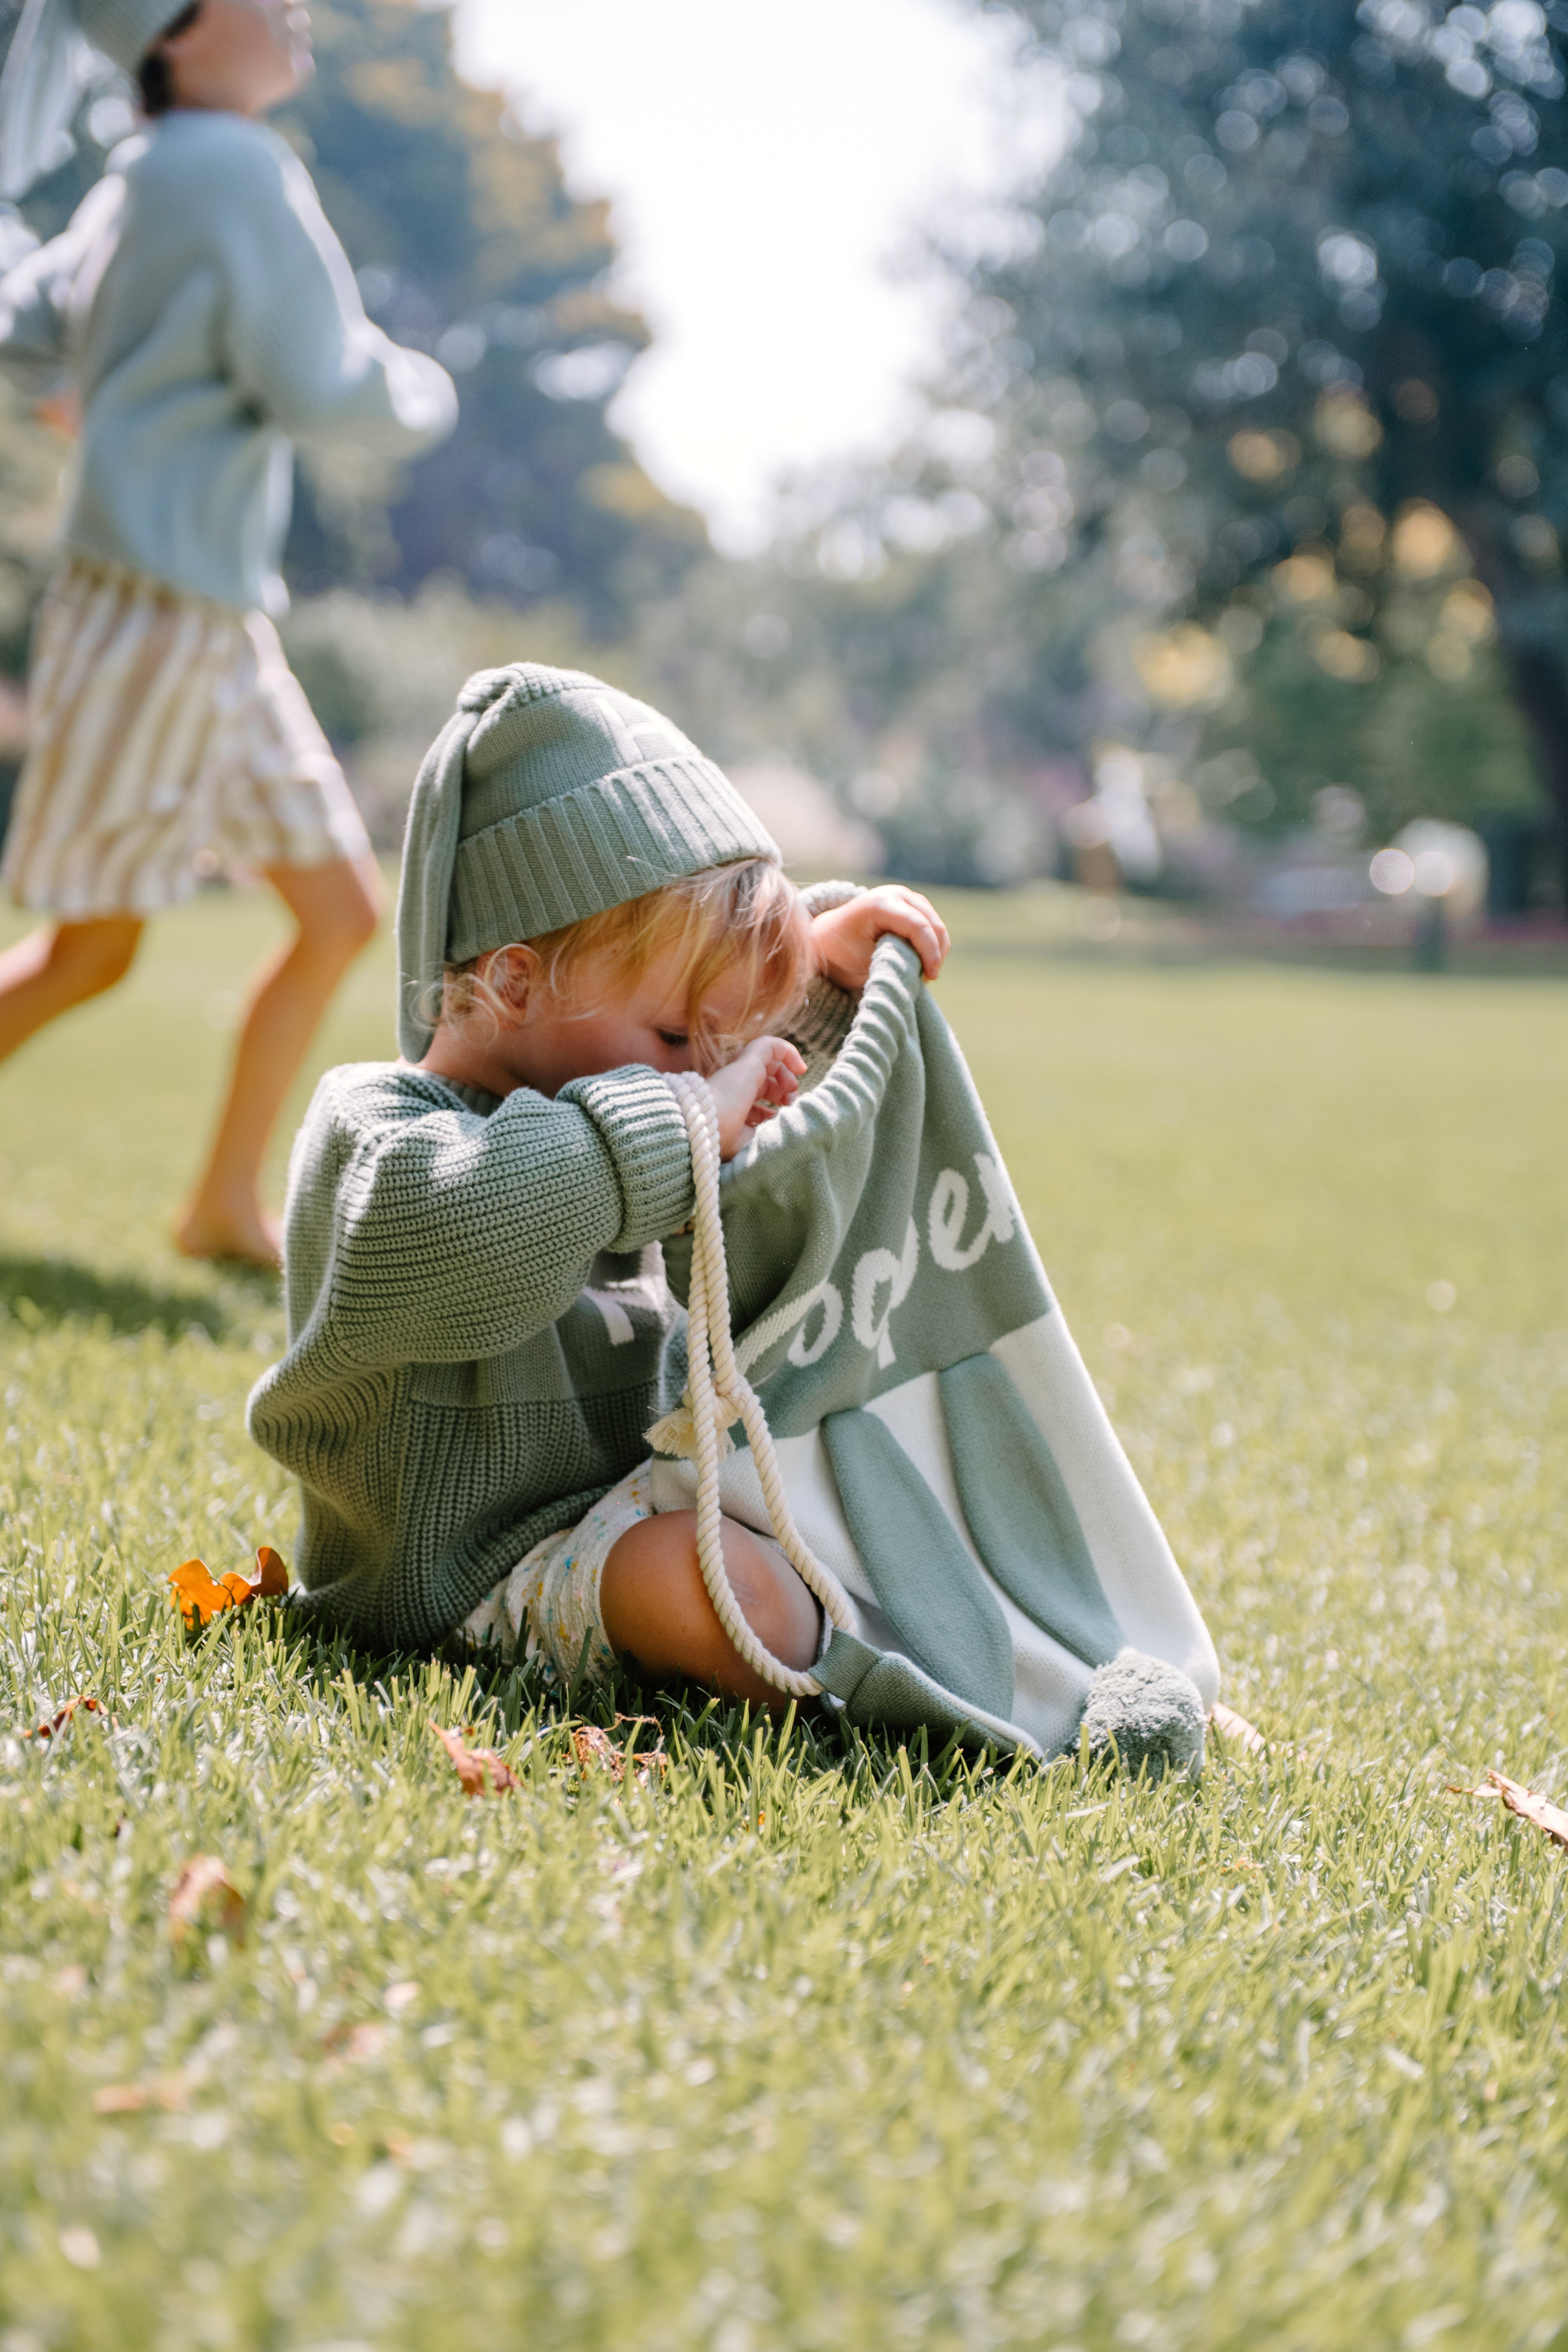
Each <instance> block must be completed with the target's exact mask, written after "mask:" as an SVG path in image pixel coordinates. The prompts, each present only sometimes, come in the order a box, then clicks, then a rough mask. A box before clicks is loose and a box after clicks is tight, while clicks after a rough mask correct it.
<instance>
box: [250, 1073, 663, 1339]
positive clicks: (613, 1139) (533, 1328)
mask: <svg viewBox="0 0 1568 2352" xmlns="http://www.w3.org/2000/svg"><path fill="white" fill-rule="evenodd" d="M328 1161H336V1163H337V1169H336V1177H335V1181H332V1176H333V1171H332V1169H331V1166H330V1165H327V1164H325V1163H326V1162H328ZM323 1179H325V1180H326V1182H327V1183H328V1184H330V1185H331V1217H332V1228H333V1229H332V1232H331V1236H330V1239H329V1240H328V1244H327V1259H328V1264H327V1266H326V1269H325V1273H326V1279H325V1281H324V1282H323V1283H322V1284H321V1287H320V1288H319V1289H318V1291H317V1294H316V1299H315V1304H314V1306H313V1307H312V1309H311V1311H310V1320H311V1322H312V1323H313V1324H315V1325H316V1326H317V1327H318V1329H317V1333H316V1334H315V1335H314V1336H317V1337H319V1338H320V1339H321V1341H322V1343H323V1344H324V1345H325V1346H326V1347H327V1349H329V1351H330V1352H331V1354H333V1355H335V1356H338V1357H339V1358H341V1359H342V1360H345V1361H346V1362H349V1363H353V1364H357V1365H360V1366H362V1367H364V1368H367V1369H369V1368H372V1367H375V1366H389V1365H395V1364H399V1363H408V1362H416V1363H427V1364H433V1363H462V1362H468V1361H471V1360H476V1359H482V1358H485V1357H489V1356H496V1355H500V1354H502V1353H504V1352H505V1351H506V1350H507V1349H512V1348H516V1347H519V1346H521V1343H522V1342H523V1341H524V1340H525V1339H529V1338H530V1337H531V1336H532V1335H533V1334H534V1333H535V1332H538V1331H541V1330H542V1329H543V1328H544V1327H545V1326H546V1325H547V1324H550V1323H553V1322H554V1321H555V1320H556V1319H557V1318H558V1317H560V1316H562V1315H563V1314H564V1313H565V1312H566V1309H567V1308H568V1307H570V1306H571V1305H572V1303H573V1301H574V1299H575V1298H576V1297H577V1295H578V1293H579V1292H580V1291H581V1289H582V1288H583V1286H584V1283H585V1282H586V1281H587V1280H588V1277H589V1269H590V1267H591V1265H592V1262H593V1260H594V1258H595V1255H597V1253H598V1252H599V1251H601V1250H616V1251H623V1252H624V1251H632V1250H638V1249H641V1248H642V1247H643V1246H644V1244H647V1243H648V1242H650V1241H657V1240H658V1238H659V1236H660V1235H661V1234H665V1233H667V1232H668V1231H670V1230H671V1229H672V1228H673V1227H675V1226H678V1225H679V1224H680V1223H683V1222H684V1220H685V1219H686V1218H687V1217H688V1216H689V1214H690V1212H691V1160H690V1150H689V1145H688V1142H687V1138H686V1129H685V1125H684V1122H683V1120H682V1118H681V1116H680V1113H679V1110H678V1109H677V1108H676V1105H675V1100H674V1097H672V1095H671V1094H670V1092H669V1089H668V1087H666V1086H665V1084H664V1082H663V1080H662V1079H660V1078H659V1077H658V1076H657V1075H656V1074H655V1073H654V1072H653V1071H652V1070H648V1069H643V1068H638V1067H632V1068H628V1069H622V1070H614V1071H611V1072H609V1073H608V1074H607V1075H605V1076H602V1077H592V1078H578V1079H574V1081H573V1082H572V1084H571V1085H570V1086H567V1087H563V1089H562V1091H561V1093H560V1095H559V1096H558V1097H556V1098H555V1100H554V1101H551V1100H550V1099H549V1098H548V1097H545V1096H543V1095H540V1094H535V1093H534V1092H533V1091H532V1090H531V1088H529V1087H519V1088H518V1089H517V1091H516V1092H515V1093H513V1094H510V1095H509V1096H508V1097H506V1099H505V1101H504V1102H502V1103H501V1104H500V1107H499V1108H498V1109H496V1110H495V1111H493V1112H492V1113H491V1114H490V1115H489V1117H488V1118H485V1117H481V1116H479V1114H477V1113H475V1112H473V1111H470V1110H468V1108H465V1107H464V1106H463V1105H461V1104H460V1103H459V1102H458V1101H456V1100H455V1099H453V1098H452V1097H450V1095H449V1094H448V1093H447V1089H445V1088H443V1087H440V1085H439V1083H438V1082H437V1081H433V1080H428V1079H422V1078H421V1077H419V1076H418V1075H417V1074H415V1073H410V1072H406V1071H398V1070H395V1069H388V1070H386V1071H384V1072H372V1071H368V1070H364V1069H359V1070H353V1069H351V1070H344V1071H337V1072H333V1073H332V1074H331V1076H329V1077H328V1078H326V1079H324V1080H323V1081H322V1087H321V1091H320V1092H319V1093H318V1096H317V1099H316V1102H315V1104H313V1105H312V1108H311V1111H310V1117H309V1118H308V1119H307V1122H306V1129H305V1131H304V1132H303V1133H302V1135H301V1138H300V1152H299V1154H298V1155H297V1158H296V1164H295V1171H294V1181H293V1186H292V1188H291V1190H292V1191H293V1192H294V1193H295V1194H296V1195H297V1196H298V1199H299V1202H300V1207H301V1208H302V1209H303V1208H305V1207H306V1206H307V1204H308V1202H310V1200H311V1199H314V1200H317V1201H321V1199H322V1198H323V1183H322V1180H323ZM300 1238H301V1240H302V1241H303V1240H305V1239H306V1236H304V1235H303V1234H301V1236H300ZM293 1242H294V1224H293V1202H292V1201H291V1203H290V1251H292V1247H293ZM290 1271H291V1272H292V1269H290ZM303 1336H305V1337H306V1339H307V1340H309V1339H310V1336H312V1335H310V1334H306V1335H303Z"/></svg>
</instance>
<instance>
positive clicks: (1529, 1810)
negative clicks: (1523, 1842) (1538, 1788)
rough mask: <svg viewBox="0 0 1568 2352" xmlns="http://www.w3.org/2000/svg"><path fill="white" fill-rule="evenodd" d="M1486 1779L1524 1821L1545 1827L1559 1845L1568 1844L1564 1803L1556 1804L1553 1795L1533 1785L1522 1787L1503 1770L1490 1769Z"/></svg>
mask: <svg viewBox="0 0 1568 2352" xmlns="http://www.w3.org/2000/svg"><path fill="white" fill-rule="evenodd" d="M1487 1779H1488V1780H1489V1781H1490V1782H1491V1784H1492V1787H1493V1788H1494V1789H1495V1790H1497V1792H1498V1795H1499V1796H1500V1798H1501V1799H1502V1801H1503V1803H1504V1804H1505V1805H1506V1806H1507V1807H1508V1809H1509V1811H1510V1813H1517V1814H1518V1815H1519V1818H1520V1820H1521V1822H1531V1824H1532V1825H1533V1826H1534V1827H1535V1828H1536V1829H1538V1830H1544V1831H1545V1832H1546V1834H1547V1836H1548V1837H1549V1838H1552V1839H1553V1840H1554V1841H1555V1842H1556V1843H1557V1844H1558V1845H1561V1846H1568V1811H1564V1810H1563V1807H1562V1806H1561V1805H1554V1804H1553V1803H1552V1800H1551V1798H1550V1797H1540V1796H1537V1794H1536V1792H1535V1790H1533V1789H1526V1788H1524V1787H1522V1786H1521V1783H1520V1782H1519V1781H1518V1780H1509V1779H1508V1778H1507V1777H1506V1776H1505V1775H1504V1774H1503V1773H1501V1772H1489V1773H1488V1774H1487Z"/></svg>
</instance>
